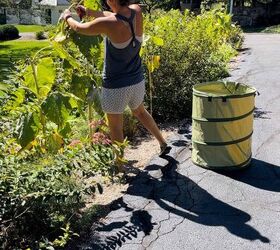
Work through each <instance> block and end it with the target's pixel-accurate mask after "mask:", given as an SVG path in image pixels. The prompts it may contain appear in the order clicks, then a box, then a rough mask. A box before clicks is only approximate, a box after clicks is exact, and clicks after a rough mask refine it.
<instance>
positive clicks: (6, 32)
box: [0, 24, 19, 41]
mask: <svg viewBox="0 0 280 250" xmlns="http://www.w3.org/2000/svg"><path fill="white" fill-rule="evenodd" d="M18 34H19V31H18V29H17V28H16V27H15V26H13V25H10V24H5V25H1V26H0V40H2V41H3V40H12V39H16V38H18Z"/></svg>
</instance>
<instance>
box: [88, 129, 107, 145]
mask: <svg viewBox="0 0 280 250" xmlns="http://www.w3.org/2000/svg"><path fill="white" fill-rule="evenodd" d="M91 141H92V142H93V143H94V144H106V145H108V144H111V140H110V139H109V138H108V137H107V136H106V135H104V134H103V133H101V132H96V133H94V134H93V135H92V138H91Z"/></svg>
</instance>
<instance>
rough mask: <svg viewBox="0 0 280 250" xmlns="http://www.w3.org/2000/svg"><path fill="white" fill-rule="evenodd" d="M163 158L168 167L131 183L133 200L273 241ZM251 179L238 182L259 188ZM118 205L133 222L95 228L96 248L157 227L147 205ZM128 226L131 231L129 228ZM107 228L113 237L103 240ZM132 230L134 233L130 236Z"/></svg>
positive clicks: (171, 160) (122, 202)
mask: <svg viewBox="0 0 280 250" xmlns="http://www.w3.org/2000/svg"><path fill="white" fill-rule="evenodd" d="M162 158H164V159H165V160H167V161H168V164H167V165H166V166H165V167H161V166H159V165H156V164H153V165H150V166H147V167H146V169H145V170H144V171H142V172H141V173H140V174H139V175H138V176H137V178H136V179H135V180H134V181H132V183H131V184H130V185H129V187H128V190H127V194H128V195H129V196H130V197H132V198H133V197H135V198H136V200H137V199H138V198H139V197H142V198H144V199H143V200H149V201H151V202H153V203H155V204H157V205H158V206H159V207H160V208H161V209H164V210H165V211H168V212H170V213H172V214H175V215H177V216H180V217H182V218H184V219H187V220H190V221H193V222H195V223H198V224H201V225H207V226H219V227H221V226H222V227H224V228H226V229H227V230H228V231H229V232H230V233H231V234H233V235H235V236H237V237H240V238H243V239H247V240H251V241H253V240H260V241H261V242H263V243H269V242H270V240H269V239H268V238H267V237H265V236H263V235H262V234H261V233H260V232H259V231H257V230H256V229H255V228H253V227H252V226H250V225H249V224H247V222H249V221H250V220H251V216H250V215H249V214H248V213H246V212H244V211H242V210H240V209H238V208H235V207H233V206H231V205H229V204H227V203H225V202H223V201H221V200H218V199H217V198H215V197H214V196H212V195H211V194H210V193H208V192H207V191H206V190H204V189H203V188H201V187H200V186H199V185H198V184H197V183H195V182H194V181H192V180H191V179H190V178H188V177H187V176H184V175H182V174H180V173H179V171H178V162H177V161H176V160H175V159H174V158H173V157H171V156H168V155H165V156H162ZM155 170H159V171H161V172H162V176H161V178H154V177H152V176H151V175H150V174H149V171H155ZM239 174H240V176H238V175H237V177H238V178H240V177H242V173H239ZM245 175H246V174H245ZM232 178H234V175H232ZM249 179H250V178H249V177H248V178H240V179H239V180H240V181H244V182H247V183H250V184H251V185H258V184H256V183H254V182H253V181H249ZM260 188H264V189H268V190H273V191H276V192H278V191H279V186H278V188H276V186H272V187H271V188H269V187H268V186H260ZM115 205H116V206H115V209H122V210H126V211H129V212H130V213H131V217H130V221H127V220H126V221H122V222H118V223H116V222H111V223H109V224H107V225H100V226H99V227H98V228H96V230H97V231H98V232H99V233H98V235H95V237H96V240H97V242H99V243H98V248H93V249H115V248H116V247H117V246H121V245H122V244H124V243H125V242H127V241H130V240H131V239H132V238H137V237H138V233H139V232H141V231H142V232H144V235H149V234H150V232H151V231H152V230H153V227H154V225H155V224H154V223H152V216H151V215H150V214H149V210H148V209H144V206H143V209H140V210H137V209H134V208H132V205H130V204H129V203H126V202H125V199H120V200H119V201H118V202H117V204H115ZM129 223H130V226H129V228H126V227H127V226H128V225H129ZM131 223H132V226H131ZM108 229H109V230H110V231H111V232H113V235H110V236H108V234H106V236H105V238H104V234H103V236H102V232H104V231H106V233H108ZM129 230H131V232H133V233H131V234H130V233H129ZM124 234H126V235H124ZM127 236H129V237H127ZM101 237H103V239H102V241H100V238H101ZM92 246H93V245H92ZM95 246H97V245H95Z"/></svg>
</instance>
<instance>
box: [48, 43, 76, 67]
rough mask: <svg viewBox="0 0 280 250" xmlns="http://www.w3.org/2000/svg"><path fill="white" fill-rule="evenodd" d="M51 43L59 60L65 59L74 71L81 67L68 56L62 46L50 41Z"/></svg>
mask: <svg viewBox="0 0 280 250" xmlns="http://www.w3.org/2000/svg"><path fill="white" fill-rule="evenodd" d="M51 43H52V46H53V48H54V49H55V51H56V52H57V54H58V55H59V57H60V58H62V59H66V60H67V61H68V62H69V63H70V64H71V65H72V67H74V68H76V69H79V68H80V67H81V65H80V63H78V61H77V60H76V59H75V58H74V57H73V56H71V55H70V54H69V52H68V51H67V49H66V48H65V47H64V45H62V44H59V43H58V42H55V41H52V42H51Z"/></svg>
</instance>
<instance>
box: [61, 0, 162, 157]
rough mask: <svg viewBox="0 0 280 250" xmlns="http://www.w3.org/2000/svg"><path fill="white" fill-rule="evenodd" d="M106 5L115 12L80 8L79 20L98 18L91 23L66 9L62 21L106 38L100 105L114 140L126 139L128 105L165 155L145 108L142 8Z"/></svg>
mask: <svg viewBox="0 0 280 250" xmlns="http://www.w3.org/2000/svg"><path fill="white" fill-rule="evenodd" d="M107 5H108V6H109V7H110V9H111V10H112V12H109V11H92V10H89V9H86V8H85V7H83V6H78V7H77V14H78V15H79V16H80V18H83V17H84V16H86V15H87V16H93V17H94V18H95V19H94V20H93V21H90V22H86V23H79V22H77V21H75V20H74V19H73V18H72V15H71V12H70V10H65V11H64V13H63V14H62V18H63V19H64V20H65V21H66V22H67V23H68V25H69V26H70V28H71V29H73V30H74V31H76V32H78V33H80V34H84V35H88V36H94V35H104V36H105V42H106V47H105V61H104V70H103V87H102V91H101V103H102V108H103V110H104V112H105V113H106V115H107V117H108V123H109V129H110V137H111V140H112V141H118V142H122V141H123V140H124V136H123V112H124V109H125V107H126V106H129V107H130V109H131V110H132V113H133V115H134V116H135V117H136V118H137V119H138V120H139V121H140V122H141V123H142V124H143V125H144V126H145V127H146V129H148V130H149V131H150V132H151V133H152V134H153V135H154V136H155V137H156V139H157V140H158V142H159V144H160V149H161V153H160V154H163V153H164V152H165V150H166V148H167V144H166V141H165V140H164V138H163V137H162V135H161V132H160V130H159V128H158V126H157V125H156V123H155V121H154V119H153V118H152V116H151V115H150V114H149V113H148V112H147V110H146V109H145V107H144V105H143V101H144V95H145V82H144V74H143V70H142V64H141V58H140V56H139V51H140V48H141V42H142V36H143V17H142V12H141V8H140V6H138V5H137V4H132V5H129V0H107Z"/></svg>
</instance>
